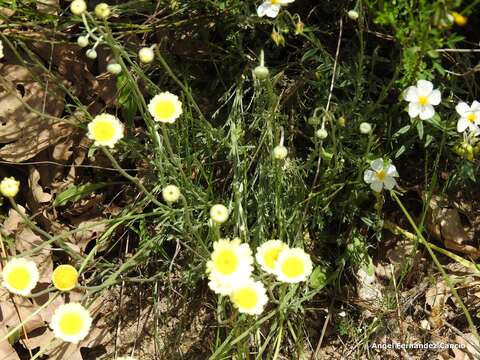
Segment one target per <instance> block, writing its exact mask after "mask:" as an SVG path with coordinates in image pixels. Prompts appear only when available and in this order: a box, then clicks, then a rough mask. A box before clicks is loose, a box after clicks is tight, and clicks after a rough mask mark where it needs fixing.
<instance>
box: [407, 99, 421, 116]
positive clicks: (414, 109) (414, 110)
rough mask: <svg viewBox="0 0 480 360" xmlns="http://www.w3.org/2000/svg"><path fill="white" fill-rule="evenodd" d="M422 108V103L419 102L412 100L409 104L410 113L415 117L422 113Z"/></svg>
mask: <svg viewBox="0 0 480 360" xmlns="http://www.w3.org/2000/svg"><path fill="white" fill-rule="evenodd" d="M421 110H422V105H420V104H419V103H415V102H411V103H410V104H408V115H409V116H410V117H411V118H412V119H413V118H416V117H417V116H418V114H420V111H421Z"/></svg>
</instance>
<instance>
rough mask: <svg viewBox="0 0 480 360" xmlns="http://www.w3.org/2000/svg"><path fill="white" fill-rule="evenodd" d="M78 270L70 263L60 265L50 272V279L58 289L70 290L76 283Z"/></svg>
mask: <svg viewBox="0 0 480 360" xmlns="http://www.w3.org/2000/svg"><path fill="white" fill-rule="evenodd" d="M77 279H78V272H77V270H76V269H75V268H74V267H73V266H71V265H60V266H58V267H57V268H56V269H55V270H54V271H53V274H52V281H53V284H54V285H55V287H56V288H57V289H59V290H62V291H65V290H71V289H73V288H74V287H75V285H76V284H77Z"/></svg>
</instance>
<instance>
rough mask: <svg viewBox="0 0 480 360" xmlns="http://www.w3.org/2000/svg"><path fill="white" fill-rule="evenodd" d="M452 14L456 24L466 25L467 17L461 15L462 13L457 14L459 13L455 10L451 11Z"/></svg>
mask: <svg viewBox="0 0 480 360" xmlns="http://www.w3.org/2000/svg"><path fill="white" fill-rule="evenodd" d="M452 16H453V21H454V22H455V24H457V25H458V26H465V25H467V22H468V18H467V17H466V16H463V15H462V14H459V13H458V12H456V11H453V12H452Z"/></svg>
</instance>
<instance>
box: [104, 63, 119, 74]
mask: <svg viewBox="0 0 480 360" xmlns="http://www.w3.org/2000/svg"><path fill="white" fill-rule="evenodd" d="M107 71H108V72H109V73H110V74H113V75H118V74H120V73H121V72H122V67H121V66H120V64H117V63H111V64H108V65H107Z"/></svg>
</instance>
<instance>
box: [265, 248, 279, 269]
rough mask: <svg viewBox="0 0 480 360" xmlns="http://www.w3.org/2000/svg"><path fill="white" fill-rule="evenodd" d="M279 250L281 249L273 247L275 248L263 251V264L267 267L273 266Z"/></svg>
mask: <svg viewBox="0 0 480 360" xmlns="http://www.w3.org/2000/svg"><path fill="white" fill-rule="evenodd" d="M280 250H281V249H280V248H275V249H270V250H268V251H267V252H266V253H265V255H264V257H263V260H264V261H265V265H267V267H269V268H270V269H274V268H275V261H277V259H278V255H279V254H280Z"/></svg>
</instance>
